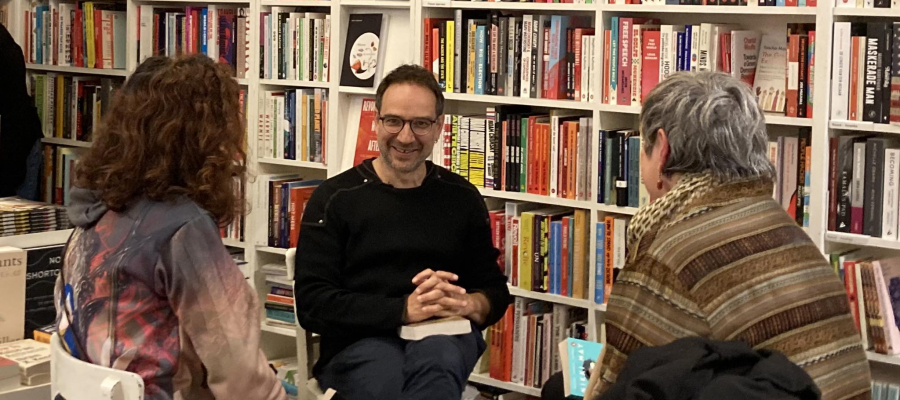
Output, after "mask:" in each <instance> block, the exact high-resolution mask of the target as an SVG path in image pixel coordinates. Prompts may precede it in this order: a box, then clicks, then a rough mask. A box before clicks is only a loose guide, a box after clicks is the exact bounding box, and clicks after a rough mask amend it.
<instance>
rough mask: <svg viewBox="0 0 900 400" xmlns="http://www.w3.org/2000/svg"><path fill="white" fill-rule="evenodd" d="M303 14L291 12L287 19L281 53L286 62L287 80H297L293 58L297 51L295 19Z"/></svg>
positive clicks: (295, 64)
mask: <svg viewBox="0 0 900 400" xmlns="http://www.w3.org/2000/svg"><path fill="white" fill-rule="evenodd" d="M302 15H303V14H301V13H297V12H292V13H290V14H289V15H288V19H287V29H286V33H287V37H285V38H284V44H285V46H284V48H283V49H281V51H282V52H283V53H284V58H285V60H287V71H286V72H287V73H286V74H285V76H286V77H287V79H289V80H296V79H297V70H298V69H299V68H297V67H298V65H297V59H296V58H295V57H294V54H296V49H297V45H298V43H297V33H299V32H297V19H298V18H301V16H302Z"/></svg>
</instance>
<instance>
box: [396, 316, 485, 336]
mask: <svg viewBox="0 0 900 400" xmlns="http://www.w3.org/2000/svg"><path fill="white" fill-rule="evenodd" d="M398 332H399V334H400V338H401V339H404V340H422V339H425V338H427V337H429V336H434V335H465V334H467V333H471V332H472V323H471V322H470V321H469V320H467V319H465V318H463V317H446V318H438V319H432V320H428V321H422V322H417V323H414V324H409V325H403V326H401V327H400V328H399V330H398Z"/></svg>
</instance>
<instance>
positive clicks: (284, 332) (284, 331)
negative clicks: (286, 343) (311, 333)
mask: <svg viewBox="0 0 900 400" xmlns="http://www.w3.org/2000/svg"><path fill="white" fill-rule="evenodd" d="M261 329H262V331H263V332H269V333H274V334H276V335H281V336H290V337H297V330H296V329H290V328H282V327H280V326H271V325H269V324H266V322H265V321H263V323H262V328H261Z"/></svg>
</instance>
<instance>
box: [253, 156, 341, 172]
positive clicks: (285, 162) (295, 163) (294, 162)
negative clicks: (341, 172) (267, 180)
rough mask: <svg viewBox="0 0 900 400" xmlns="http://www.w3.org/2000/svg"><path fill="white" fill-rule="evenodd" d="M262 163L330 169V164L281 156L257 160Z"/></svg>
mask: <svg viewBox="0 0 900 400" xmlns="http://www.w3.org/2000/svg"><path fill="white" fill-rule="evenodd" d="M257 162H258V163H260V164H269V165H284V166H288V167H297V168H310V169H328V166H327V165H325V164H322V163H317V162H312V161H297V160H282V159H279V158H260V159H259V160H257Z"/></svg>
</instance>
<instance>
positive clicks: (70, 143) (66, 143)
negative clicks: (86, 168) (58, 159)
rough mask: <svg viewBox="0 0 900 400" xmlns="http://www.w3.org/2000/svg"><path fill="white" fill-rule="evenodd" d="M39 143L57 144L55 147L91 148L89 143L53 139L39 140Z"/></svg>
mask: <svg viewBox="0 0 900 400" xmlns="http://www.w3.org/2000/svg"><path fill="white" fill-rule="evenodd" d="M41 143H49V144H57V145H61V146H69V147H84V148H88V147H91V142H85V141H83V140H72V139H63V138H55V137H45V138H41Z"/></svg>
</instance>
